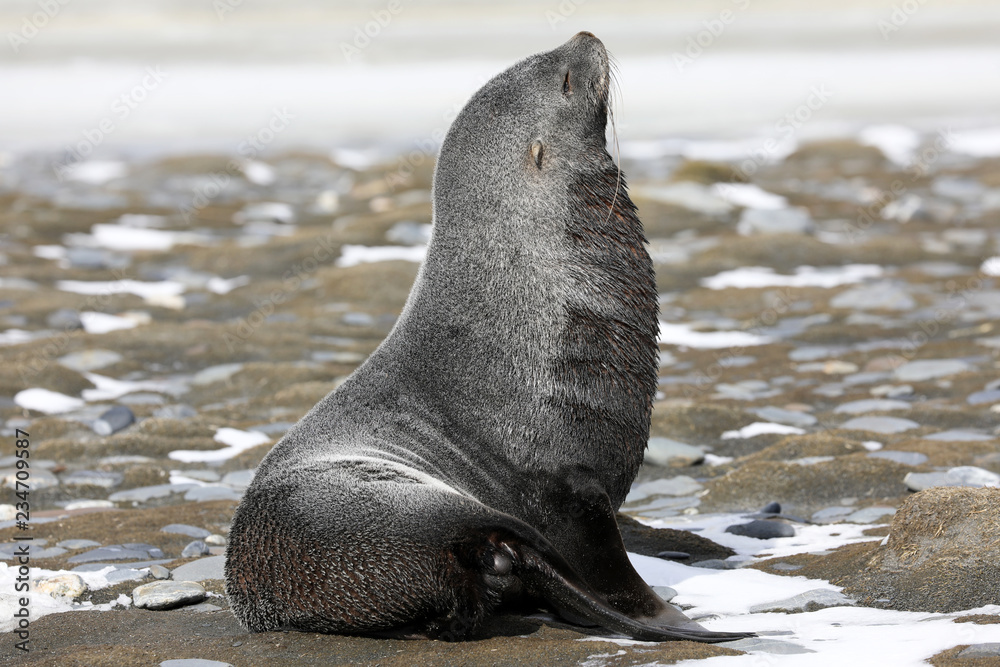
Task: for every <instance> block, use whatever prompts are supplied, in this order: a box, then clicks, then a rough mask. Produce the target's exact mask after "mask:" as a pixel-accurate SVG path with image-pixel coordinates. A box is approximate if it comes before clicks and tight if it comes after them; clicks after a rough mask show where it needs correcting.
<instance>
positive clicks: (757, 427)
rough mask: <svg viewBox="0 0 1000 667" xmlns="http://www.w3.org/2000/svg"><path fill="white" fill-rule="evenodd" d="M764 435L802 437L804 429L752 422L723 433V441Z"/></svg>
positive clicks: (772, 423)
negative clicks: (777, 434)
mask: <svg viewBox="0 0 1000 667" xmlns="http://www.w3.org/2000/svg"><path fill="white" fill-rule="evenodd" d="M765 433H781V434H788V435H802V434H803V433H805V430H804V429H801V428H799V427H797V426H788V425H787V424H775V423H774V422H754V423H752V424H749V425H747V426H744V427H743V428H741V429H739V430H736V431H724V432H723V433H722V439H723V440H733V439H735V438H752V437H754V436H758V435H763V434H765Z"/></svg>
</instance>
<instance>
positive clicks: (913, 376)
mask: <svg viewBox="0 0 1000 667" xmlns="http://www.w3.org/2000/svg"><path fill="white" fill-rule="evenodd" d="M971 370H972V365H971V364H969V363H967V362H965V361H962V360H961V359H918V360H917V361H910V362H907V363H905V364H903V365H902V366H900V367H899V368H897V369H896V370H895V371H893V375H894V376H895V377H896V379H897V380H899V381H900V382H923V381H924V380H933V379H935V378H940V377H947V376H949V375H955V374H956V373H964V372H966V371H971Z"/></svg>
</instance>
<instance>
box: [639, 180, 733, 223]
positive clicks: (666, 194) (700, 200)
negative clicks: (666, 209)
mask: <svg viewBox="0 0 1000 667" xmlns="http://www.w3.org/2000/svg"><path fill="white" fill-rule="evenodd" d="M633 196H634V197H635V196H638V197H640V198H645V199H652V200H653V201H658V202H663V203H665V204H673V205H674V206H680V207H681V208H686V209H688V210H689V211H697V212H699V213H704V214H705V215H710V216H718V215H725V214H727V213H729V212H730V211H732V210H733V208H734V206H733V205H732V204H730V203H729V202H728V201H726V200H725V199H723V198H722V197H720V196H719V195H718V194H716V193H715V192H714V191H713V190H712V188H710V187H707V186H705V185H702V184H701V183H694V182H692V181H679V182H677V183H669V184H667V185H662V186H658V187H640V188H635V193H634V195H633Z"/></svg>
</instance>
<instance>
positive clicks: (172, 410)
mask: <svg viewBox="0 0 1000 667" xmlns="http://www.w3.org/2000/svg"><path fill="white" fill-rule="evenodd" d="M197 414H198V411H197V410H195V409H194V408H192V407H191V406H190V405H185V404H183V403H179V404H177V405H165V406H163V407H162V408H158V409H157V410H155V411H154V412H153V416H154V417H156V418H158V419H188V418H189V417H194V416H195V415H197Z"/></svg>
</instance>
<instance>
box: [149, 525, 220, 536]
mask: <svg viewBox="0 0 1000 667" xmlns="http://www.w3.org/2000/svg"><path fill="white" fill-rule="evenodd" d="M160 532H161V533H174V534H176V535H187V536H188V537H194V538H196V539H204V538H206V537H208V536H209V535H211V534H212V532H211V531H208V530H205V529H204V528H198V527H197V526H189V525H187V524H183V523H172V524H170V525H167V526H164V527H163V528H160Z"/></svg>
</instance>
